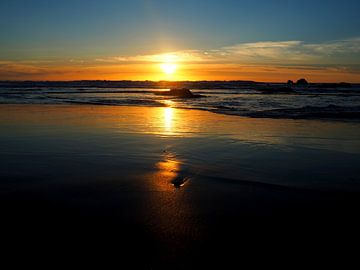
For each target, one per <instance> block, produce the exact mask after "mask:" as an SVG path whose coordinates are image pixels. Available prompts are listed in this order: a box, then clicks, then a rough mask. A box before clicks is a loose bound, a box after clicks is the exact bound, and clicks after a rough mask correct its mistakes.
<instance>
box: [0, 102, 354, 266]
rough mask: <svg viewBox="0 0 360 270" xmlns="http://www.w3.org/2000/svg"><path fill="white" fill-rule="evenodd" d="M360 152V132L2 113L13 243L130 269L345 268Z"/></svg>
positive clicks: (130, 114) (221, 120) (184, 119)
mask: <svg viewBox="0 0 360 270" xmlns="http://www.w3.org/2000/svg"><path fill="white" fill-rule="evenodd" d="M359 138H360V123H357V122H338V121H337V122H334V121H333V122H331V121H319V120H280V119H251V118H242V117H237V116H226V115H220V114H214V113H210V112H205V111H197V110H181V109H173V108H148V107H112V106H85V105H84V106H75V105H74V106H58V105H1V106H0V152H1V163H0V179H1V182H0V187H1V188H0V203H1V209H0V210H1V213H2V225H3V227H4V229H3V231H4V232H6V240H5V242H4V243H6V244H5V245H6V246H7V250H8V251H9V254H10V255H14V254H17V256H19V254H21V256H26V255H29V257H30V259H31V260H35V261H36V260H37V257H36V256H34V255H33V254H42V256H46V257H49V258H52V259H53V261H64V260H66V259H68V258H70V257H75V258H77V259H81V258H83V259H84V260H86V262H91V261H92V260H94V261H96V259H97V258H99V257H102V258H106V259H105V262H103V263H104V264H105V263H106V262H110V261H111V262H112V263H115V265H116V266H118V267H121V266H124V265H125V264H128V263H129V264H131V265H132V269H136V268H143V269H159V268H169V267H171V268H173V269H177V268H178V269H192V268H195V267H196V266H197V267H198V269H202V267H210V266H215V265H217V264H218V265H220V266H221V267H222V268H224V269H225V268H226V267H225V265H226V264H229V265H230V264H232V265H234V264H235V265H238V266H239V265H241V264H242V262H243V261H244V260H249V259H250V258H252V256H254V257H262V258H263V256H266V255H270V254H277V255H279V254H281V256H287V257H292V256H294V259H296V258H297V260H301V259H309V258H311V257H313V256H319V252H320V251H326V253H327V256H329V254H331V253H332V252H335V251H336V252H337V254H339V252H341V250H344V249H345V248H346V247H348V246H349V245H350V242H352V241H354V242H356V239H357V237H358V232H357V226H358V225H359V222H358V221H357V212H358V210H359V206H360V197H359V191H360V185H359V183H360V178H359V175H360V167H359V166H358V165H359V164H360V139H359ZM303 244H305V245H306V246H307V247H306V249H301V248H300V247H301V246H302V245H303ZM63 247H65V248H63ZM12 251H14V252H12ZM83 253H84V254H85V255H83ZM272 258H273V259H274V258H276V257H274V256H272ZM40 260H41V259H40ZM116 263H117V264H116Z"/></svg>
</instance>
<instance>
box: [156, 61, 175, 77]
mask: <svg viewBox="0 0 360 270" xmlns="http://www.w3.org/2000/svg"><path fill="white" fill-rule="evenodd" d="M160 67H161V69H162V71H163V72H164V73H166V74H168V75H171V74H174V73H175V72H176V69H177V65H176V64H174V63H163V64H161V65H160Z"/></svg>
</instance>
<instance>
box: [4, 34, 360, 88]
mask: <svg viewBox="0 0 360 270" xmlns="http://www.w3.org/2000/svg"><path fill="white" fill-rule="evenodd" d="M164 62H177V63H179V64H180V66H181V68H179V70H178V72H177V73H178V77H177V79H208V80H212V79H253V80H284V79H288V78H292V76H295V74H296V76H307V78H310V79H311V78H314V80H318V81H319V80H326V78H329V79H327V80H337V81H338V80H349V81H360V38H353V39H346V40H336V41H329V42H323V43H305V42H302V41H296V40H292V41H265V42H253V43H240V44H234V45H231V46H224V47H221V48H215V49H211V50H181V51H174V52H167V53H163V54H143V55H120V56H113V57H103V58H98V59H57V60H56V59H55V60H54V59H52V60H51V59H50V60H39V61H38V60H36V59H34V60H31V61H30V60H27V61H9V60H3V61H2V60H1V59H0V79H35V80H37V79H154V80H156V79H162V77H161V76H162V73H161V70H160V69H159V65H158V64H159V63H164ZM301 74H303V75H301ZM316 74H317V75H316ZM311 76H312V77H311ZM316 76H317V77H316ZM330 76H331V77H330ZM295 78H296V77H295Z"/></svg>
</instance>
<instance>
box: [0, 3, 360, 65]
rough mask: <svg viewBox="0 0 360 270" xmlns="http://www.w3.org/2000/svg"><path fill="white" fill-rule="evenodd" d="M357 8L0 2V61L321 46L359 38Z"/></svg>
mask: <svg viewBox="0 0 360 270" xmlns="http://www.w3.org/2000/svg"><path fill="white" fill-rule="evenodd" d="M359 10H360V1H357V0H342V1H335V0H316V1H314V0H313V1H309V0H302V1H298V0H297V1H295V0H266V1H265V0H263V1H262V0H251V1H250V0H196V1H194V0H191V1H189V0H182V1H172V0H168V1H165V0H131V1H128V0H121V1H120V0H101V1H100V0H62V1H56V0H36V1H35V0H1V2H0V61H20V60H44V59H62V60H64V59H70V58H71V59H74V58H76V59H95V58H103V57H116V56H130V55H151V54H159V53H164V52H173V51H184V50H197V51H200V50H201V51H205V50H218V49H221V48H224V47H229V46H236V45H238V44H242V43H257V42H270V41H271V42H282V41H300V42H303V43H304V44H321V43H328V42H334V41H338V40H349V39H356V38H359V37H360V27H359V26H360V16H359ZM357 56H358V55H357ZM357 56H356V57H357ZM346 58H348V59H351V58H353V57H352V55H346V56H344V57H343V58H342V59H343V60H342V61H344V59H346ZM356 59H357V58H356ZM320 64H322V63H320ZM334 64H336V63H335V62H334Z"/></svg>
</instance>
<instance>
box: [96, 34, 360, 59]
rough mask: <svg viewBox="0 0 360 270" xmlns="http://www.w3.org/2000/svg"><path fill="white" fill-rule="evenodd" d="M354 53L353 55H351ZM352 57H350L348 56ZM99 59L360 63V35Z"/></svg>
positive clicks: (242, 44)
mask: <svg viewBox="0 0 360 270" xmlns="http://www.w3.org/2000/svg"><path fill="white" fill-rule="evenodd" d="M349 56H351V57H349ZM349 58H350V59H349ZM96 61H98V62H112V63H114V62H128V63H135V62H153V63H159V62H168V61H173V62H192V63H199V62H222V63H224V62H227V63H243V64H246V63H263V64H266V63H272V64H274V63H277V64H285V65H287V64H315V63H316V64H322V63H331V61H333V64H337V63H341V64H346V63H347V62H351V63H352V64H354V63H356V61H357V62H358V63H359V64H360V38H354V39H346V40H337V41H330V42H323V43H305V42H302V41H297V40H291V41H265V42H253V43H240V44H235V45H232V46H226V47H222V48H218V49H213V50H183V51H175V52H169V53H165V54H149V55H137V56H116V57H108V58H102V59H96Z"/></svg>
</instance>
